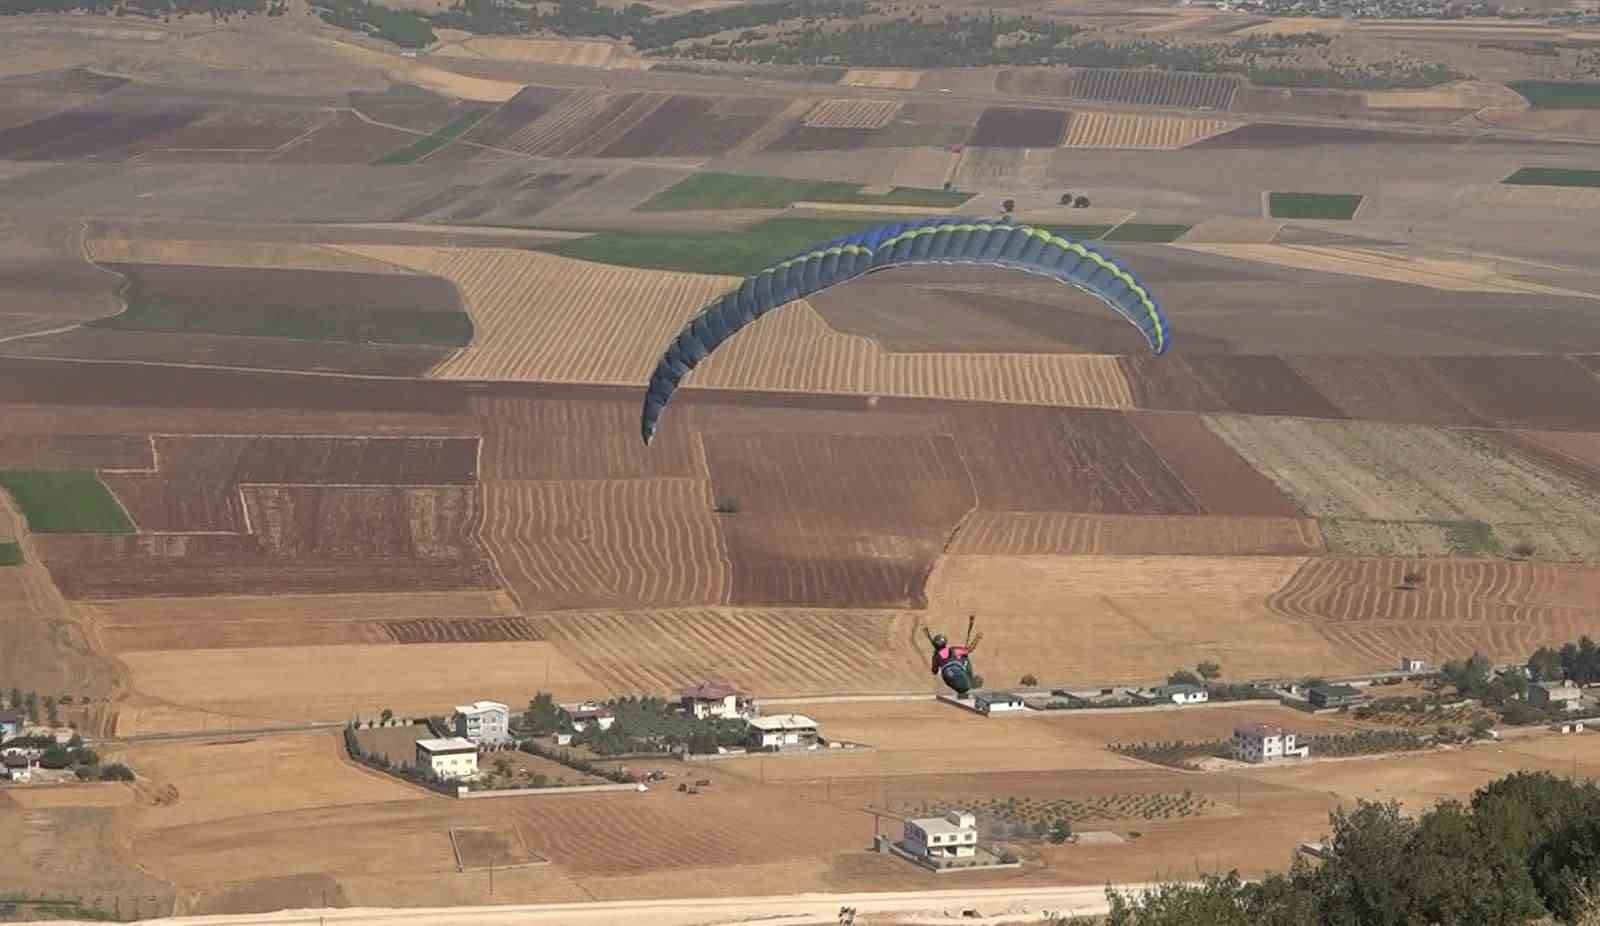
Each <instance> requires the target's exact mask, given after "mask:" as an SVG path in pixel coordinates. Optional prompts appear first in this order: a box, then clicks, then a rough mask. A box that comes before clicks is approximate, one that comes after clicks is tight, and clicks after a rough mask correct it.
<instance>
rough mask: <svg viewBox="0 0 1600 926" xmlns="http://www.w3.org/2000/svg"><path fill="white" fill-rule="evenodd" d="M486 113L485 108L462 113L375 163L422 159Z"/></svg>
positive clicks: (408, 161) (453, 138)
mask: <svg viewBox="0 0 1600 926" xmlns="http://www.w3.org/2000/svg"><path fill="white" fill-rule="evenodd" d="M484 115H485V111H484V110H474V111H468V112H465V113H462V114H461V115H459V116H457V117H455V118H454V119H451V120H450V121H449V122H447V123H445V124H444V125H443V126H441V127H440V128H438V129H435V130H434V132H433V134H431V135H429V136H427V137H426V138H421V139H418V140H417V141H414V142H412V143H411V144H409V145H407V146H405V147H404V148H397V149H395V150H394V151H391V152H389V153H388V154H386V155H384V156H383V157H381V158H378V159H377V160H376V161H374V162H373V163H374V164H379V165H383V164H411V163H414V162H416V161H420V160H422V159H424V158H426V157H427V156H428V155H430V154H432V153H434V152H435V151H438V150H439V149H440V148H443V147H444V146H445V145H448V144H450V143H451V142H453V141H455V140H456V139H457V138H459V137H460V136H461V135H462V133H464V132H466V131H467V130H468V129H470V128H472V127H473V126H474V125H477V124H478V122H479V121H480V120H481V119H483V117H484Z"/></svg>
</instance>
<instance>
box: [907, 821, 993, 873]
mask: <svg viewBox="0 0 1600 926" xmlns="http://www.w3.org/2000/svg"><path fill="white" fill-rule="evenodd" d="M901 845H902V847H904V848H905V850H906V851H907V852H910V853H911V854H912V855H915V856H917V857H918V858H924V859H928V860H930V861H942V860H944V859H953V858H972V857H974V856H976V855H977V854H978V821H977V818H976V817H974V816H973V815H972V814H970V813H966V812H964V811H959V810H952V811H950V812H949V813H947V814H945V815H944V816H942V817H920V818H915V819H910V820H907V821H906V822H905V835H904V836H903V837H902V840H901Z"/></svg>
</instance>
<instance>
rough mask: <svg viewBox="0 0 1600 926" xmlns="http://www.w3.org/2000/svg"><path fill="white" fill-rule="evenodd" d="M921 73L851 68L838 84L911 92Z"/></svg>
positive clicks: (920, 77)
mask: <svg viewBox="0 0 1600 926" xmlns="http://www.w3.org/2000/svg"><path fill="white" fill-rule="evenodd" d="M922 73H923V72H922V71H886V70H875V69H872V68H851V69H850V70H848V71H846V72H845V75H844V76H843V77H841V78H839V83H841V84H844V85H846V86H850V87H876V88H880V89H885V90H911V89H913V88H915V87H916V86H917V81H919V80H921V79H922Z"/></svg>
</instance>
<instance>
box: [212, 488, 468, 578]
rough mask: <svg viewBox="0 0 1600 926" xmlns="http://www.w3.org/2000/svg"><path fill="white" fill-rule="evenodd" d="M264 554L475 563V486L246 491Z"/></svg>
mask: <svg viewBox="0 0 1600 926" xmlns="http://www.w3.org/2000/svg"><path fill="white" fill-rule="evenodd" d="M240 494H241V495H242V496H243V498H244V507H245V510H246V512H248V515H249V522H250V526H251V532H252V533H253V534H254V535H255V536H256V537H257V538H258V539H259V543H260V547H261V552H262V553H263V554H264V555H266V556H267V557H269V558H273V559H279V558H282V559H291V560H292V559H307V560H316V561H326V562H337V561H339V560H345V561H350V560H354V561H357V562H361V561H368V560H372V561H378V562H383V561H393V560H406V561H416V562H417V563H419V564H420V565H423V566H425V565H426V564H428V563H429V562H437V561H443V562H447V563H457V562H473V561H475V560H477V559H478V552H477V549H476V546H475V544H474V543H473V540H472V533H473V530H474V529H475V528H476V527H477V524H478V520H479V519H480V518H481V517H482V514H481V513H480V512H479V510H478V493H477V490H476V489H475V488H471V487H466V486H452V487H447V488H427V489H402V488H398V487H392V486H382V487H356V486H339V487H327V486H243V487H241V488H240Z"/></svg>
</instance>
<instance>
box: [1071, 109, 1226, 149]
mask: <svg viewBox="0 0 1600 926" xmlns="http://www.w3.org/2000/svg"><path fill="white" fill-rule="evenodd" d="M1238 126H1239V123H1237V122H1230V121H1227V120H1223V119H1180V118H1175V117H1171V116H1146V115H1143V114H1139V113H1106V112H1097V111H1093V110H1083V111H1078V112H1074V113H1073V114H1072V119H1071V120H1070V121H1069V122H1068V123H1067V134H1066V137H1065V138H1064V139H1062V141H1061V146H1062V147H1063V148H1132V149H1141V150H1146V151H1174V150H1176V149H1178V148H1182V147H1184V146H1185V145H1189V144H1192V143H1194V142H1197V141H1200V140H1201V139H1203V138H1210V137H1211V136H1213V135H1220V134H1222V133H1223V132H1226V131H1229V130H1231V129H1235V128H1238Z"/></svg>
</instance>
